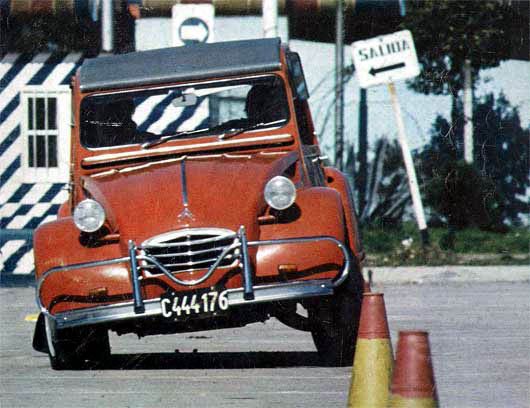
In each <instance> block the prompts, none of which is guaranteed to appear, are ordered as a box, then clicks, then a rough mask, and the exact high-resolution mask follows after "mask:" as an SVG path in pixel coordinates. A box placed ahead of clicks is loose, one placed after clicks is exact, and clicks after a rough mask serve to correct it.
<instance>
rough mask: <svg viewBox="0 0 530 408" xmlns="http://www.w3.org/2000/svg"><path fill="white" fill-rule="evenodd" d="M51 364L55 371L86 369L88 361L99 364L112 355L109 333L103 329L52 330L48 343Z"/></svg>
mask: <svg viewBox="0 0 530 408" xmlns="http://www.w3.org/2000/svg"><path fill="white" fill-rule="evenodd" d="M50 341H51V343H52V346H53V352H52V349H51V347H49V345H48V355H49V357H50V364H51V367H52V368H53V369H54V370H75V369H81V368H84V367H86V363H87V361H89V362H95V363H99V362H101V361H103V360H104V359H105V358H106V357H108V356H109V355H110V343H109V333H108V331H107V330H105V329H102V328H94V327H88V328H84V327H83V328H73V329H63V330H57V331H54V330H51V331H50V333H49V337H48V342H50Z"/></svg>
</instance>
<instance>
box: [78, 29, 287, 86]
mask: <svg viewBox="0 0 530 408" xmlns="http://www.w3.org/2000/svg"><path fill="white" fill-rule="evenodd" d="M280 66H281V65H280V39H279V38H266V39H256V40H242V41H228V42H218V43H210V44H194V45H186V46H183V47H172V48H162V49H157V50H149V51H140V52H131V53H128V54H120V55H110V56H99V57H97V58H91V59H87V60H85V61H84V63H83V65H82V66H81V69H80V74H79V86H80V89H81V91H83V92H88V91H96V90H108V89H115V88H125V87H130V86H137V85H140V86H141V85H155V84H162V83H168V82H174V81H189V80H199V79H206V78H214V77H226V76H233V75H242V74H251V73H260V72H266V71H272V70H277V69H279V68H280Z"/></svg>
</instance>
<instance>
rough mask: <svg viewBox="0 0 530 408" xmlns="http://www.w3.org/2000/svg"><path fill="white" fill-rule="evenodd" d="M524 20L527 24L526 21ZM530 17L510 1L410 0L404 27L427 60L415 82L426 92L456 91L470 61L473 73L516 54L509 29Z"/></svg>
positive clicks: (413, 86) (422, 59)
mask: <svg viewBox="0 0 530 408" xmlns="http://www.w3.org/2000/svg"><path fill="white" fill-rule="evenodd" d="M525 24H526V25H525ZM515 25H517V26H519V25H521V29H522V30H526V31H528V21H526V23H525V21H523V20H522V19H521V18H518V15H517V14H516V12H515V11H514V8H513V7H511V6H510V5H509V3H508V2H501V1H497V0H484V1H469V0H457V1H455V0H412V1H409V2H407V14H406V16H405V18H404V21H403V24H402V28H406V29H410V30H411V31H412V34H413V36H414V42H415V44H416V49H417V52H418V58H419V60H420V62H421V64H422V66H423V70H422V73H421V75H420V76H419V77H417V78H416V79H415V80H414V81H412V82H411V87H412V88H413V89H414V90H416V91H418V92H423V93H425V94H431V93H433V94H453V95H456V94H457V93H458V91H459V90H461V89H462V88H463V83H464V78H463V69H462V68H463V66H464V61H465V60H466V59H468V60H470V61H471V68H472V74H473V78H478V72H479V70H480V69H483V68H488V67H495V66H497V65H499V62H500V61H502V60H505V59H508V58H510V57H511V55H512V51H513V47H514V44H513V43H512V41H511V35H510V34H511V33H512V32H513V30H514V29H515V28H517V27H514V26H515Z"/></svg>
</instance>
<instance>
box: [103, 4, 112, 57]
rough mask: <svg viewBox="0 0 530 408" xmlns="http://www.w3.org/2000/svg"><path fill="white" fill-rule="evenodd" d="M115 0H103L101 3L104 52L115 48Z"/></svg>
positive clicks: (110, 51)
mask: <svg viewBox="0 0 530 408" xmlns="http://www.w3.org/2000/svg"><path fill="white" fill-rule="evenodd" d="M113 3H114V2H113V1H112V0H102V4H101V48H102V51H103V52H104V53H109V54H110V53H112V51H113V50H114V4H113Z"/></svg>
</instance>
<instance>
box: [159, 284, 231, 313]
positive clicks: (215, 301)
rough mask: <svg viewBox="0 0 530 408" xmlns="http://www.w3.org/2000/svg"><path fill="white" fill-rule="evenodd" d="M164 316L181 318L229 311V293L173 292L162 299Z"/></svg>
mask: <svg viewBox="0 0 530 408" xmlns="http://www.w3.org/2000/svg"><path fill="white" fill-rule="evenodd" d="M160 307H161V308H162V316H164V317H166V318H179V317H187V316H193V315H200V314H205V313H216V312H218V311H222V310H226V309H228V297H227V291H226V290H224V291H218V290H209V291H196V292H191V293H190V292H188V293H179V292H171V293H166V294H164V295H162V296H161V297H160Z"/></svg>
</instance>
